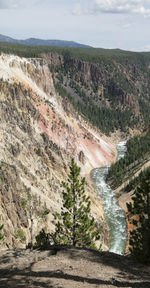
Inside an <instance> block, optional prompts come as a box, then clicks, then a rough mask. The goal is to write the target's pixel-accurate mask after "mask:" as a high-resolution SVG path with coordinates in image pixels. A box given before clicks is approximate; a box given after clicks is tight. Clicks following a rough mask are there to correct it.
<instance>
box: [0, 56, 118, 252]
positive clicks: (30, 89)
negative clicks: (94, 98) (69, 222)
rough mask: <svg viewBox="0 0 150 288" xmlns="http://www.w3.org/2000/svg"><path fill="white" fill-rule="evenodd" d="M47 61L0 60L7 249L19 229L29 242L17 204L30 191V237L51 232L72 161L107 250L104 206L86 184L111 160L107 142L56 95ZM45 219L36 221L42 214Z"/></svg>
mask: <svg viewBox="0 0 150 288" xmlns="http://www.w3.org/2000/svg"><path fill="white" fill-rule="evenodd" d="M49 61H50V58H49V60H47V59H46V57H45V59H42V58H34V59H31V58H28V59H26V58H20V57H18V56H12V55H6V54H1V56H0V139H1V141H0V214H2V222H3V223H4V233H5V243H7V246H8V247H9V248H10V247H12V246H13V247H15V246H20V245H21V244H20V241H19V239H16V238H17V237H15V235H16V233H17V231H18V230H19V229H22V230H23V231H24V234H25V236H26V242H29V241H30V233H29V228H30V221H29V220H28V218H29V215H28V214H29V212H27V215H26V214H25V213H24V211H23V209H22V207H21V202H22V200H26V199H27V193H28V191H29V189H30V191H31V195H32V199H31V201H32V206H33V214H34V215H33V216H34V227H33V229H34V231H33V232H34V235H36V234H37V233H38V232H39V231H40V230H41V228H45V229H46V231H52V230H53V229H54V219H53V216H52V214H53V213H54V212H56V211H60V209H61V203H62V188H61V181H62V180H65V179H67V173H68V163H69V161H70V159H71V158H72V157H74V158H75V160H76V162H77V163H78V165H79V166H80V167H81V173H82V175H83V176H86V180H87V185H86V191H87V193H88V194H89V196H90V198H91V201H92V207H91V208H92V214H93V215H94V216H95V218H96V220H97V221H98V223H99V225H100V227H101V230H102V233H101V234H102V237H101V241H102V242H103V243H104V244H106V246H107V245H108V242H109V232H108V228H107V225H106V223H105V219H104V211H103V205H102V203H101V201H100V199H98V197H97V193H96V191H95V189H94V187H93V183H92V182H91V180H90V176H89V173H90V171H91V170H92V169H93V168H96V167H99V166H102V165H106V164H107V165H108V164H110V163H111V162H114V161H115V159H116V149H115V145H114V144H113V143H112V139H111V138H108V137H106V136H104V135H102V134H101V137H100V134H99V133H98V132H96V130H94V129H93V128H91V126H90V125H89V124H88V123H87V122H86V121H85V120H83V118H82V117H81V116H78V115H77V113H76V112H75V110H74V109H73V106H72V105H71V104H70V103H69V101H68V99H66V98H65V99H62V98H61V97H60V96H59V95H58V93H57V92H56V90H55V87H54V83H53V78H52V73H51V72H50V69H49ZM45 208H48V209H49V210H50V213H49V215H48V216H46V217H45V218H41V215H42V211H43V209H45Z"/></svg>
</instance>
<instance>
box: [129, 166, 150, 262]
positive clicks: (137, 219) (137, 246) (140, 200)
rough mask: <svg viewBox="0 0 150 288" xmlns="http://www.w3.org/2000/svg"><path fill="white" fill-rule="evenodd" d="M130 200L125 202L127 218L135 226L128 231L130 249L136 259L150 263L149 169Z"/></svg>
mask: <svg viewBox="0 0 150 288" xmlns="http://www.w3.org/2000/svg"><path fill="white" fill-rule="evenodd" d="M132 200H133V202H132V203H129V204H127V208H128V211H129V215H130V216H129V217H130V219H129V220H130V222H131V223H132V224H133V225H134V227H135V229H134V230H132V231H131V232H130V239H129V244H130V251H131V253H132V254H133V255H134V256H135V258H136V259H137V260H139V261H141V262H144V263H150V169H148V170H147V171H145V173H144V176H143V178H142V180H141V183H140V185H139V187H137V188H136V190H135V191H134V196H133V197H132Z"/></svg>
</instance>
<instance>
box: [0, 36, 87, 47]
mask: <svg viewBox="0 0 150 288" xmlns="http://www.w3.org/2000/svg"><path fill="white" fill-rule="evenodd" d="M0 42H7V43H13V44H23V45H29V46H32V45H37V46H59V47H80V48H82V47H84V48H85V47H87V48H88V47H89V48H90V46H88V45H83V44H80V43H76V42H74V41H64V40H42V39H37V38H29V39H25V40H17V39H13V38H11V37H8V36H5V35H2V34H0Z"/></svg>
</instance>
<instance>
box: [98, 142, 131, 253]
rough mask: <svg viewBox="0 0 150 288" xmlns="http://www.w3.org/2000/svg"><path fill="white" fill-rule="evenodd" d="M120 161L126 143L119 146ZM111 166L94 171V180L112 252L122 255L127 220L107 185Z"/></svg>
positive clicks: (113, 193)
mask: <svg viewBox="0 0 150 288" xmlns="http://www.w3.org/2000/svg"><path fill="white" fill-rule="evenodd" d="M117 150H118V160H119V159H120V158H122V157H124V155H125V152H126V141H122V142H120V143H119V144H118V145H117ZM108 169H109V166H105V167H101V168H96V169H94V170H93V173H92V178H93V180H94V182H95V185H96V188H97V191H98V195H99V196H100V198H101V200H102V202H103V205H104V210H105V217H106V221H107V223H108V226H109V229H110V249H109V251H110V252H114V253H116V254H122V253H123V252H124V249H125V245H126V219H125V214H124V212H123V210H122V209H121V208H120V207H119V206H118V204H117V199H116V195H115V192H114V191H113V190H111V188H110V187H109V185H107V184H106V182H105V179H106V176H107V174H108Z"/></svg>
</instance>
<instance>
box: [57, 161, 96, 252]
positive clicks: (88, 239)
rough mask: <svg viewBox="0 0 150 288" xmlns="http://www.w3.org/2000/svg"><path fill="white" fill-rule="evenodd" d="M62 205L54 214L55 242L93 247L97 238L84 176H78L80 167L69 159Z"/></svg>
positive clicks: (63, 183)
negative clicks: (59, 211)
mask: <svg viewBox="0 0 150 288" xmlns="http://www.w3.org/2000/svg"><path fill="white" fill-rule="evenodd" d="M62 186H63V188H64V191H63V207H62V211H61V213H60V214H58V213H57V214H56V219H57V223H56V230H55V233H54V234H53V241H54V243H55V244H67V245H73V246H79V247H83V246H88V247H95V245H94V242H95V240H98V239H99V232H98V231H97V229H96V226H95V221H94V218H93V217H92V218H90V217H89V214H90V206H91V202H90V199H89V197H88V196H86V194H85V190H84V186H85V178H80V168H79V167H78V166H77V164H76V163H75V161H74V159H72V160H71V165H70V173H69V175H68V182H67V183H65V182H62Z"/></svg>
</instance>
